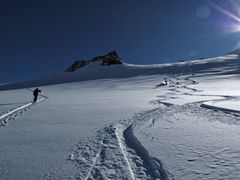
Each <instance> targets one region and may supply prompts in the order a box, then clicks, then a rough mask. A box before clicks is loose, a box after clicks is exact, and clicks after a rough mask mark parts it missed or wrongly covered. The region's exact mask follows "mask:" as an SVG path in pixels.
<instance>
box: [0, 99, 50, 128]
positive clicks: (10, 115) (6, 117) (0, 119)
mask: <svg viewBox="0 0 240 180" xmlns="http://www.w3.org/2000/svg"><path fill="white" fill-rule="evenodd" d="M45 99H46V97H45V96H43V98H41V99H39V100H37V102H36V103H32V102H29V103H27V104H24V105H22V106H20V107H18V108H16V109H13V110H11V111H10V112H7V113H5V114H2V115H1V116H0V126H1V127H4V126H6V125H7V123H8V122H9V121H10V120H14V119H15V118H16V117H17V116H18V115H19V114H22V113H23V112H24V111H27V110H28V109H30V108H31V107H32V106H33V105H35V104H37V103H40V102H42V101H43V100H45Z"/></svg>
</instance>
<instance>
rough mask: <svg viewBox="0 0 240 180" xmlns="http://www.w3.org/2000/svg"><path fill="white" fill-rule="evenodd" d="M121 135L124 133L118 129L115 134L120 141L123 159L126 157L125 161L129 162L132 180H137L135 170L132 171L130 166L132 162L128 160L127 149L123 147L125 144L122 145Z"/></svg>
mask: <svg viewBox="0 0 240 180" xmlns="http://www.w3.org/2000/svg"><path fill="white" fill-rule="evenodd" d="M119 133H121V134H122V132H119V129H116V131H115V134H116V136H117V140H118V144H119V147H120V149H121V151H122V154H123V157H124V159H125V161H126V162H127V165H128V170H129V172H130V175H131V178H132V179H133V180H135V176H134V173H133V170H132V168H131V165H130V162H129V160H128V158H127V154H126V153H127V152H126V148H124V145H123V143H122V140H121V138H120V134H119Z"/></svg>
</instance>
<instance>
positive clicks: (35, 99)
mask: <svg viewBox="0 0 240 180" xmlns="http://www.w3.org/2000/svg"><path fill="white" fill-rule="evenodd" d="M40 92H42V91H41V90H40V89H38V88H36V89H35V90H34V91H33V97H34V98H33V102H34V103H35V102H37V98H38V93H40Z"/></svg>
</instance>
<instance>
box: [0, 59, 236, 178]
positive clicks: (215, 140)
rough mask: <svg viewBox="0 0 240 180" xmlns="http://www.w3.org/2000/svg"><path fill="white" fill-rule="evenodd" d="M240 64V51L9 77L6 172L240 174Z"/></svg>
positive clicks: (4, 115) (1, 168)
mask: <svg viewBox="0 0 240 180" xmlns="http://www.w3.org/2000/svg"><path fill="white" fill-rule="evenodd" d="M239 70H240V59H239V57H238V55H233V54H232V55H225V56H221V57H216V58H210V59H205V60H198V61H192V62H181V63H175V64H164V65H146V66H143V65H127V64H125V65H115V66H109V67H102V66H99V65H98V64H93V65H91V66H89V67H84V68H82V69H80V70H79V71H77V72H74V73H63V74H57V75H53V76H48V77H45V78H42V79H39V80H32V81H26V82H23V83H17V84H7V85H1V86H0V90H2V91H0V99H1V102H0V125H1V126H0V142H1V146H0V179H86V180H87V179H100V180H101V179H161V180H168V179H169V180H171V179H172V180H173V179H180V180H193V179H194V180H195V179H206V180H207V179H214V180H215V179H224V180H225V179H240V149H239V147H240V141H239V137H240V108H239V107H240V96H239V94H240V81H239ZM165 80H166V81H167V84H165V83H163V82H164V81H165ZM67 82H68V83H67ZM34 86H35V87H36V86H41V87H39V88H40V89H41V90H42V96H40V97H39V101H38V102H37V103H35V104H32V102H31V101H32V91H31V90H32V89H33V87H34Z"/></svg>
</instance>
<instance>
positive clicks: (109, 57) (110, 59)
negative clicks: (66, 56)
mask: <svg viewBox="0 0 240 180" xmlns="http://www.w3.org/2000/svg"><path fill="white" fill-rule="evenodd" d="M98 61H100V62H102V63H101V65H102V66H104V65H107V66H109V65H114V64H123V62H122V61H121V59H120V58H119V56H118V55H117V52H116V51H110V52H109V53H107V54H106V55H103V56H96V57H94V58H92V59H91V60H87V61H86V60H77V61H75V62H74V63H73V64H72V65H71V66H70V67H68V68H67V69H66V70H65V72H74V71H77V70H78V69H79V68H81V67H84V66H87V65H88V64H89V63H92V62H98Z"/></svg>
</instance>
